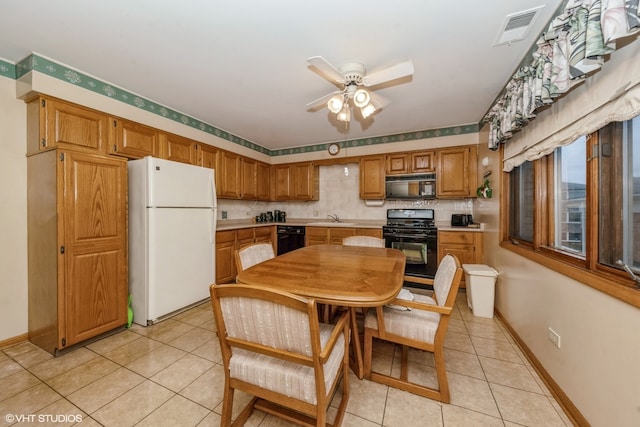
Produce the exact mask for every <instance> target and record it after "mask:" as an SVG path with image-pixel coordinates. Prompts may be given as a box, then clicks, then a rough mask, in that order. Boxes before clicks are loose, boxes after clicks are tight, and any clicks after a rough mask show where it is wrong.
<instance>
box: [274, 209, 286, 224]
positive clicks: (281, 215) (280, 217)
mask: <svg viewBox="0 0 640 427" xmlns="http://www.w3.org/2000/svg"><path fill="white" fill-rule="evenodd" d="M273 220H274V221H275V222H287V214H286V213H285V212H284V211H279V210H275V211H273Z"/></svg>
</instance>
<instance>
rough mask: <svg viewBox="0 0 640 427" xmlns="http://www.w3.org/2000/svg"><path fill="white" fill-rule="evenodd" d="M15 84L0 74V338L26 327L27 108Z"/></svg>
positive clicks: (19, 332)
mask: <svg viewBox="0 0 640 427" xmlns="http://www.w3.org/2000/svg"><path fill="white" fill-rule="evenodd" d="M15 88H16V84H15V81H13V80H11V79H8V78H4V77H0V200H1V201H2V208H0V236H2V238H1V239H2V244H1V245H0V341H3V340H6V339H9V338H14V337H17V336H19V335H22V334H26V332H27V330H28V323H27V159H26V157H25V152H26V140H27V136H26V118H27V109H26V105H25V104H24V102H22V101H20V100H17V99H16V91H15Z"/></svg>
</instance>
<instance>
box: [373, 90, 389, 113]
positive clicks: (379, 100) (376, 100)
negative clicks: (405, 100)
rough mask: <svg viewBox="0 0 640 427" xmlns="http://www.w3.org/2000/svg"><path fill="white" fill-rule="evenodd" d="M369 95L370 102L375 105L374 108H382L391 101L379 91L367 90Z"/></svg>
mask: <svg viewBox="0 0 640 427" xmlns="http://www.w3.org/2000/svg"><path fill="white" fill-rule="evenodd" d="M369 95H370V96H371V103H372V104H373V106H374V107H376V110H382V109H383V108H384V107H386V106H387V105H389V104H390V103H391V101H389V99H388V98H385V97H384V96H382V95H380V94H379V93H375V92H369Z"/></svg>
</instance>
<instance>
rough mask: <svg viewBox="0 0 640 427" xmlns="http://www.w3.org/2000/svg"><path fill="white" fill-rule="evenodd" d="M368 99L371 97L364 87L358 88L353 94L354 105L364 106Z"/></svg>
mask: <svg viewBox="0 0 640 427" xmlns="http://www.w3.org/2000/svg"><path fill="white" fill-rule="evenodd" d="M370 99H371V96H370V95H369V92H367V91H366V90H364V89H358V90H356V92H355V93H354V94H353V103H354V104H355V106H356V107H360V108H362V107H364V106H366V105H367V104H368V103H369V100H370Z"/></svg>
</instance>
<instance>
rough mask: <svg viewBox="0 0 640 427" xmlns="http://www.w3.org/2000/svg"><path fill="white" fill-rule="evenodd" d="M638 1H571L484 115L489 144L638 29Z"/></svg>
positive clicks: (563, 90)
mask: <svg viewBox="0 0 640 427" xmlns="http://www.w3.org/2000/svg"><path fill="white" fill-rule="evenodd" d="M639 1H640V0H569V1H568V2H567V5H566V6H565V8H564V11H563V12H562V13H561V14H559V15H558V16H556V17H555V18H554V19H553V20H552V21H551V22H550V23H549V27H548V28H547V31H545V32H544V33H543V34H542V36H541V37H540V39H539V40H538V42H537V49H536V50H535V52H534V53H533V60H532V62H531V64H529V65H525V66H522V67H520V68H519V69H518V70H517V71H516V73H515V74H514V75H513V77H512V78H511V80H510V81H509V82H508V83H507V85H506V87H505V90H504V93H503V94H502V95H501V96H500V98H499V99H498V100H497V101H496V103H495V104H494V105H493V107H492V108H491V109H490V110H489V112H488V113H487V115H486V116H485V118H484V121H485V122H486V123H488V124H489V148H490V149H492V150H496V149H498V147H499V144H500V143H503V142H505V141H507V140H508V139H509V138H511V136H512V134H513V132H515V131H517V130H520V129H522V127H524V126H526V125H527V123H529V121H530V120H532V119H533V118H535V116H536V112H538V111H539V110H541V109H543V108H544V107H546V106H548V105H550V104H552V103H553V102H554V100H555V99H557V98H558V97H560V96H562V95H563V94H565V93H566V92H568V91H569V90H570V89H571V88H572V87H573V86H575V85H576V84H579V83H581V82H583V81H584V79H585V78H586V77H588V76H589V75H590V74H592V73H594V72H596V71H597V70H599V69H600V67H601V66H602V65H603V63H604V57H605V55H607V54H610V53H611V52H613V51H615V49H616V40H618V39H621V38H623V37H627V36H629V35H631V34H634V33H636V32H638V31H640V16H639V15H638V2H639Z"/></svg>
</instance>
